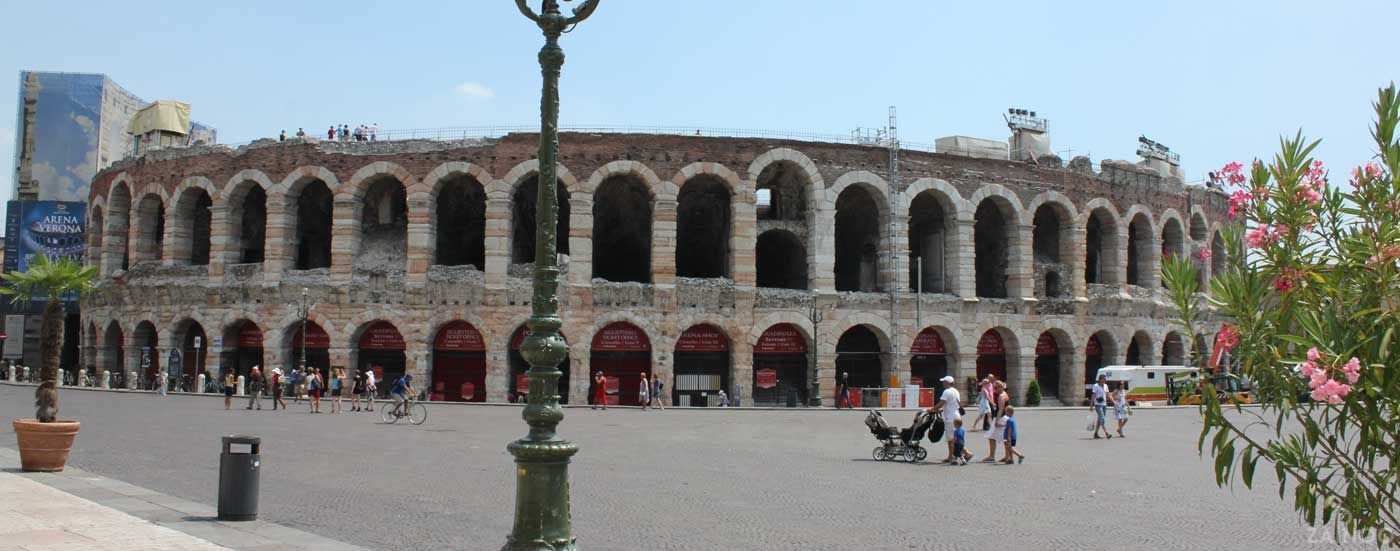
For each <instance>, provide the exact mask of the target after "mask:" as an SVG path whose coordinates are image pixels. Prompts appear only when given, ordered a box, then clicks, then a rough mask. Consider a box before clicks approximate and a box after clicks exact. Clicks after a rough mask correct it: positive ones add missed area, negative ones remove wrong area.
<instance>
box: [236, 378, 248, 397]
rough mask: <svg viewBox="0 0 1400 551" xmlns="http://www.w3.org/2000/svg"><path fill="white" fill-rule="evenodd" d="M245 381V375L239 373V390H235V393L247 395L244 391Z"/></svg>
mask: <svg viewBox="0 0 1400 551" xmlns="http://www.w3.org/2000/svg"><path fill="white" fill-rule="evenodd" d="M243 383H244V380H243V376H242V375H239V376H238V391H237V392H235V393H234V394H237V395H239V396H246V395H245V394H244V393H243Z"/></svg>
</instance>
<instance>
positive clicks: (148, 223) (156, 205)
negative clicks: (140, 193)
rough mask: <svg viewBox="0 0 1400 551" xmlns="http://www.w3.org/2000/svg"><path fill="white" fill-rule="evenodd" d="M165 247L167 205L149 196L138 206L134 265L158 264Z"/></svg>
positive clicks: (152, 195) (157, 197)
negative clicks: (143, 263) (142, 263)
mask: <svg viewBox="0 0 1400 551" xmlns="http://www.w3.org/2000/svg"><path fill="white" fill-rule="evenodd" d="M164 245H165V203H162V202H161V200H160V197H159V196H157V195H154V194H147V195H146V196H145V197H142V198H141V202H140V203H137V205H136V246H135V247H134V248H135V249H136V250H135V254H133V255H132V257H133V258H132V260H133V261H134V263H137V264H139V263H141V262H158V261H160V253H161V250H162V247H163V246H164Z"/></svg>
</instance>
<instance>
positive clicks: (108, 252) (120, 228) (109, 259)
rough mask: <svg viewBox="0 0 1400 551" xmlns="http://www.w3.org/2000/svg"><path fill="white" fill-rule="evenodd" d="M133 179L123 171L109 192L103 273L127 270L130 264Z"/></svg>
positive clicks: (103, 233)
mask: <svg viewBox="0 0 1400 551" xmlns="http://www.w3.org/2000/svg"><path fill="white" fill-rule="evenodd" d="M131 199H132V196H131V179H130V178H129V177H127V175H126V173H125V172H123V173H121V174H118V175H117V177H116V179H115V180H113V183H112V186H111V189H109V190H108V192H107V205H108V207H107V222H106V225H107V227H106V228H104V229H103V231H102V239H103V243H102V259H103V261H104V263H103V266H102V273H103V275H110V274H112V273H113V272H116V271H117V270H125V269H127V268H128V266H129V264H130V256H131V247H130V244H129V243H130V241H129V239H130V231H131V206H132V201H131Z"/></svg>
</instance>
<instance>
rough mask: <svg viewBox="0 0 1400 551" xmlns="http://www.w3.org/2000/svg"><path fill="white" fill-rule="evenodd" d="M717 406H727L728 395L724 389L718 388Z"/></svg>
mask: <svg viewBox="0 0 1400 551" xmlns="http://www.w3.org/2000/svg"><path fill="white" fill-rule="evenodd" d="M719 407H722V408H727V407H729V395H728V394H725V393H724V389H722V388H721V389H719Z"/></svg>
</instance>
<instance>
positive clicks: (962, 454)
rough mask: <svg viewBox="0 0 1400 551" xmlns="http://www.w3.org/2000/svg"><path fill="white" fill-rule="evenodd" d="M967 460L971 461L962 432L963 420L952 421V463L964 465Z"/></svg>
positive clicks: (970, 453)
mask: <svg viewBox="0 0 1400 551" xmlns="http://www.w3.org/2000/svg"><path fill="white" fill-rule="evenodd" d="M969 459H972V452H970V451H967V433H966V432H963V420H962V419H961V418H958V419H954V420H953V462H954V463H957V464H959V465H966V464H967V460H969Z"/></svg>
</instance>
